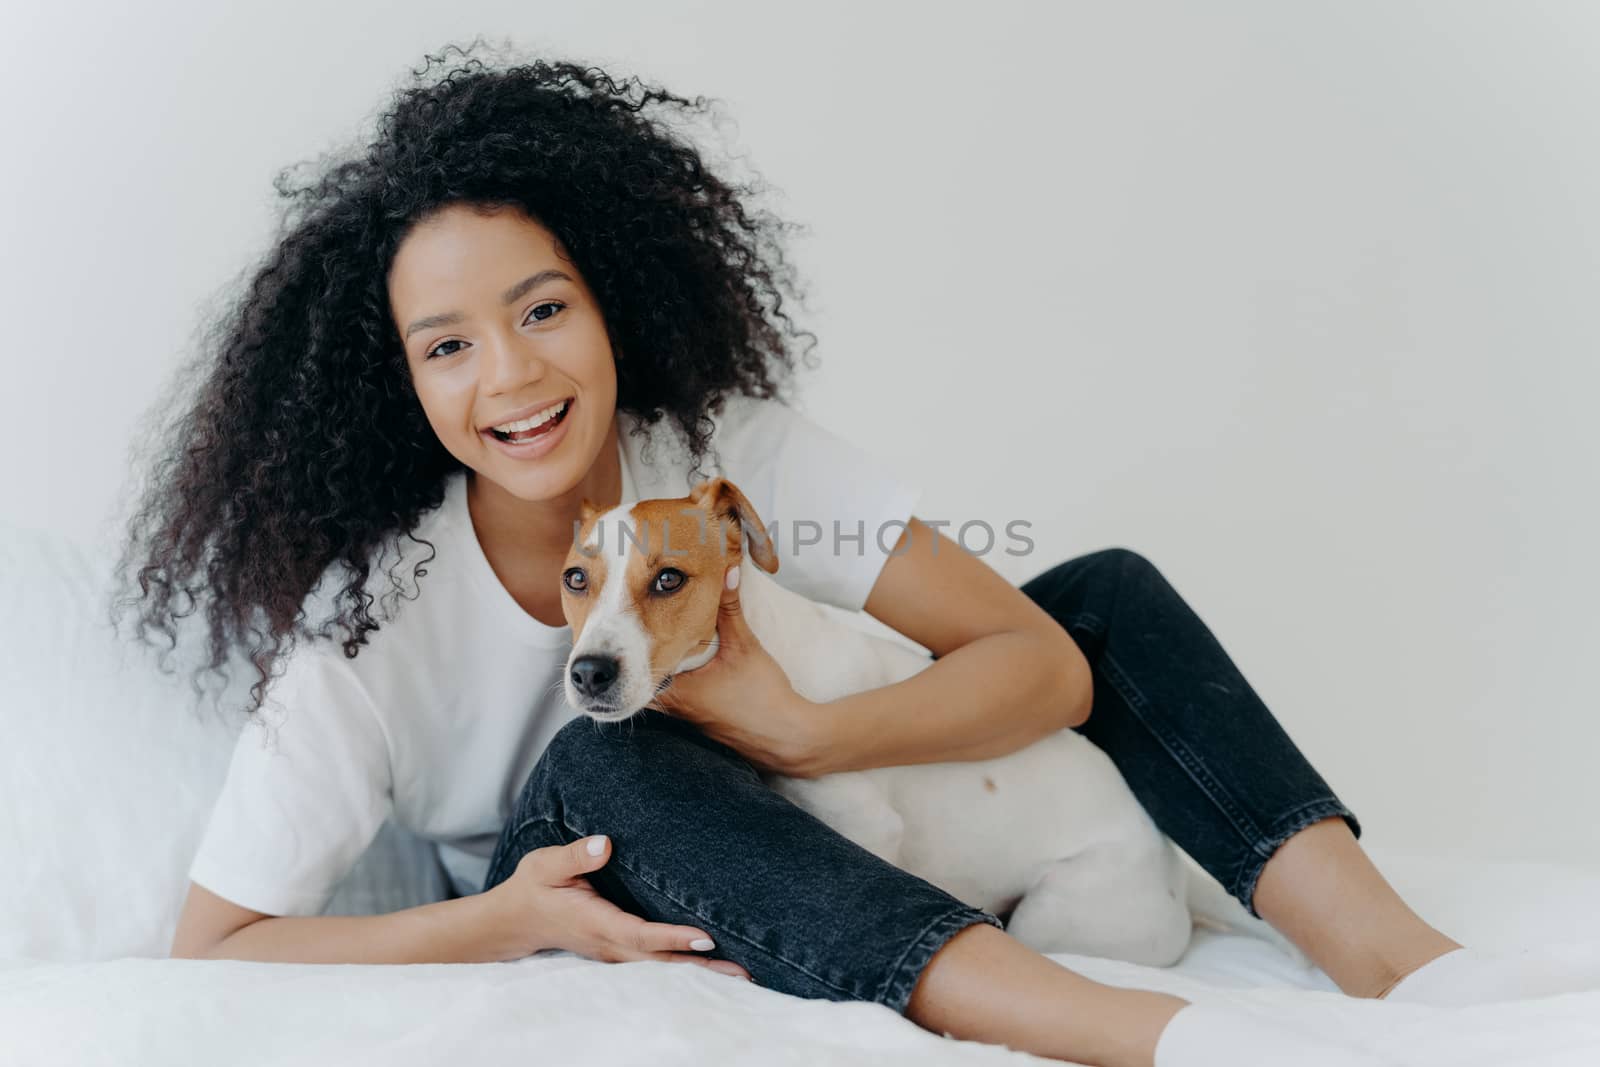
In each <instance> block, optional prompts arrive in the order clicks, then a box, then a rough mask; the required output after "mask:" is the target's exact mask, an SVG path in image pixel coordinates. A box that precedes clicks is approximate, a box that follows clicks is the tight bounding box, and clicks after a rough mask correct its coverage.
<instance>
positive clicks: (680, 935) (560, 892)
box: [488, 835, 754, 981]
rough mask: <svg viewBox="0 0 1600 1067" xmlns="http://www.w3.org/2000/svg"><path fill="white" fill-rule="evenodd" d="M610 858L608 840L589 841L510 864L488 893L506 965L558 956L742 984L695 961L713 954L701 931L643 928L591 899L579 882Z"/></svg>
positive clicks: (728, 964) (585, 883)
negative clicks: (702, 970) (543, 953)
mask: <svg viewBox="0 0 1600 1067" xmlns="http://www.w3.org/2000/svg"><path fill="white" fill-rule="evenodd" d="M591 841H597V842H599V843H600V845H601V848H600V851H599V852H598V853H597V854H593V855H591V854H590V852H589V849H588V845H589V843H590V842H591ZM610 857H611V839H610V838H609V837H606V836H604V835H597V836H593V837H585V838H580V839H579V840H577V841H574V842H573V843H572V844H570V845H550V846H548V847H545V848H536V849H534V850H533V851H531V852H529V853H528V854H527V855H525V856H523V857H522V858H521V859H520V860H518V861H517V869H516V870H515V871H513V872H512V873H511V876H510V877H509V878H507V879H506V880H505V881H503V882H501V883H500V884H499V885H496V886H495V887H494V888H493V889H490V890H489V892H488V895H489V896H491V897H492V898H493V899H494V900H495V901H496V903H497V905H498V906H499V908H500V917H499V918H498V919H497V920H496V922H497V924H498V925H499V927H500V929H501V930H503V931H510V932H512V935H513V937H514V938H515V941H514V942H513V948H512V951H511V954H510V958H513V959H520V958H522V957H523V956H528V955H531V954H533V953H535V952H538V951H540V950H541V949H547V948H559V949H565V950H566V951H568V952H576V953H577V954H578V955H580V956H584V957H587V958H588V959H591V960H601V961H603V962H606V963H622V962H624V961H629V960H668V961H670V962H674V963H698V964H699V965H700V966H702V967H708V968H710V969H711V970H713V971H717V972H719V973H721V974H731V975H734V976H736V977H739V978H750V972H749V971H747V970H745V969H744V968H743V967H741V966H739V965H738V964H737V963H734V962H733V961H732V960H716V959H708V958H706V957H705V956H698V955H695V952H696V951H710V950H711V948H713V947H714V946H713V944H712V941H711V938H709V937H707V936H706V934H705V931H703V930H697V929H695V928H694V927H692V926H675V925H673V924H671V923H654V922H650V921H649V920H648V919H643V918H641V917H639V916H637V915H635V914H633V913H632V912H628V911H623V910H622V909H621V908H619V907H617V906H616V905H615V904H613V903H611V901H609V900H607V899H606V898H605V897H603V896H601V895H600V894H599V893H597V892H595V888H594V886H592V885H590V884H589V880H588V879H587V878H585V877H584V875H585V874H586V873H588V872H589V871H593V870H598V869H599V868H601V867H604V866H605V864H606V860H608V859H609V858H610ZM696 942H698V943H699V944H700V948H699V950H696V949H695V947H694V945H695V943H696ZM751 980H752V981H754V979H751Z"/></svg>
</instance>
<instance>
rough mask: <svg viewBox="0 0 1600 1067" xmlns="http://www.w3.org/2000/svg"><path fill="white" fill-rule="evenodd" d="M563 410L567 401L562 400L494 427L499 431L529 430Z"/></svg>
mask: <svg viewBox="0 0 1600 1067" xmlns="http://www.w3.org/2000/svg"><path fill="white" fill-rule="evenodd" d="M565 410H567V402H566V401H565V400H563V401H562V402H561V403H559V404H552V405H551V406H550V407H547V408H545V409H544V410H543V411H536V412H534V413H533V414H532V415H529V416H528V417H527V418H525V419H519V420H518V421H516V422H507V423H504V424H502V425H500V426H496V427H495V429H496V430H499V431H500V432H501V433H516V432H517V431H519V430H531V429H533V428H534V427H535V426H543V425H544V424H545V423H547V422H549V421H550V420H551V419H553V418H555V417H556V416H557V415H559V414H561V413H562V412H563V411H565Z"/></svg>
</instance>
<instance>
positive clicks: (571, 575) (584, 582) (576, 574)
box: [561, 567, 589, 593]
mask: <svg viewBox="0 0 1600 1067" xmlns="http://www.w3.org/2000/svg"><path fill="white" fill-rule="evenodd" d="M561 584H562V585H564V586H566V587H567V589H568V590H570V591H571V592H574V593H581V592H583V591H584V590H585V589H588V588H589V576H588V575H587V574H584V573H583V571H582V570H581V569H579V568H577V567H573V568H572V569H571V570H569V571H567V572H566V573H565V574H563V575H562V576H561Z"/></svg>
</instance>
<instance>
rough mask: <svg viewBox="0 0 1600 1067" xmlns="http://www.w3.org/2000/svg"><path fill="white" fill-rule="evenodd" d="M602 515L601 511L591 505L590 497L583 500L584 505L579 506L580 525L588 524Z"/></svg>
mask: <svg viewBox="0 0 1600 1067" xmlns="http://www.w3.org/2000/svg"><path fill="white" fill-rule="evenodd" d="M599 513H600V509H599V508H597V507H595V506H594V504H592V503H590V501H589V498H588V497H584V498H583V503H581V504H579V505H578V522H579V524H580V525H582V524H584V523H587V522H588V521H589V520H590V519H592V518H594V517H595V516H596V515H598V514H599Z"/></svg>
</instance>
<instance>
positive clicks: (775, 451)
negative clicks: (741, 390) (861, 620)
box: [713, 395, 922, 611]
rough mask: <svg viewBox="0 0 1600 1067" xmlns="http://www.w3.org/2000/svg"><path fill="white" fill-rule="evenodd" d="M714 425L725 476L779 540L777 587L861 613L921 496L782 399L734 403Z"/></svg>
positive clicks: (917, 489)
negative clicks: (737, 488) (759, 514)
mask: <svg viewBox="0 0 1600 1067" xmlns="http://www.w3.org/2000/svg"><path fill="white" fill-rule="evenodd" d="M713 418H714V419H715V420H716V422H717V429H716V431H715V443H716V450H717V454H718V457H719V458H720V460H721V465H722V470H723V473H724V475H725V476H726V477H727V478H729V479H730V480H731V481H732V482H733V483H734V484H735V485H737V486H738V487H739V489H740V491H741V492H743V493H744V494H745V496H747V497H749V498H750V502H751V503H752V504H754V505H755V507H756V509H757V510H758V511H759V512H760V513H761V521H762V523H763V524H764V525H765V526H766V527H767V529H768V530H769V531H772V532H773V534H774V546H775V547H776V549H777V554H778V571H777V573H776V574H774V575H773V578H774V579H775V580H776V581H777V582H778V584H780V585H782V586H783V587H785V588H786V589H791V590H793V591H794V592H796V593H799V594H801V595H802V596H806V597H808V598H810V599H812V600H817V601H821V602H822V603H825V604H832V605H833V606H835V607H838V608H843V609H844V610H846V611H860V610H861V609H862V607H863V605H865V604H866V601H867V595H868V594H869V593H871V592H872V586H873V584H874V583H875V582H876V581H877V580H878V574H879V573H880V572H881V571H882V570H883V567H884V564H886V563H887V562H888V561H889V555H890V553H891V552H892V551H893V550H894V547H895V544H896V542H898V541H899V540H900V535H901V534H902V533H903V532H904V531H905V529H906V524H907V523H909V522H910V520H911V515H912V508H913V506H914V505H915V504H916V502H917V500H918V499H919V498H920V497H921V495H922V489H921V487H920V486H918V485H916V484H915V483H913V482H911V481H909V480H906V479H904V478H902V477H901V476H900V475H899V474H898V473H897V472H896V471H895V470H894V469H893V468H892V467H891V466H889V465H888V464H887V463H885V462H884V461H883V460H882V459H880V458H879V457H878V456H876V455H874V454H873V453H871V452H869V451H867V450H865V449H862V448H859V447H857V446H856V445H853V444H851V443H850V442H849V441H846V440H845V439H844V438H842V437H840V436H838V435H837V434H834V433H832V432H831V431H829V430H826V429H824V428H823V427H821V426H819V425H817V423H815V422H814V421H812V420H811V418H809V417H808V416H807V415H805V414H804V413H803V412H800V411H797V410H795V409H794V408H792V407H789V406H788V405H787V404H784V403H783V402H781V401H779V400H776V399H770V398H764V397H749V396H743V395H737V396H731V397H729V398H727V400H726V401H725V402H724V409H723V411H722V412H721V413H720V415H717V416H713ZM902 551H904V550H903V549H902Z"/></svg>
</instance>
